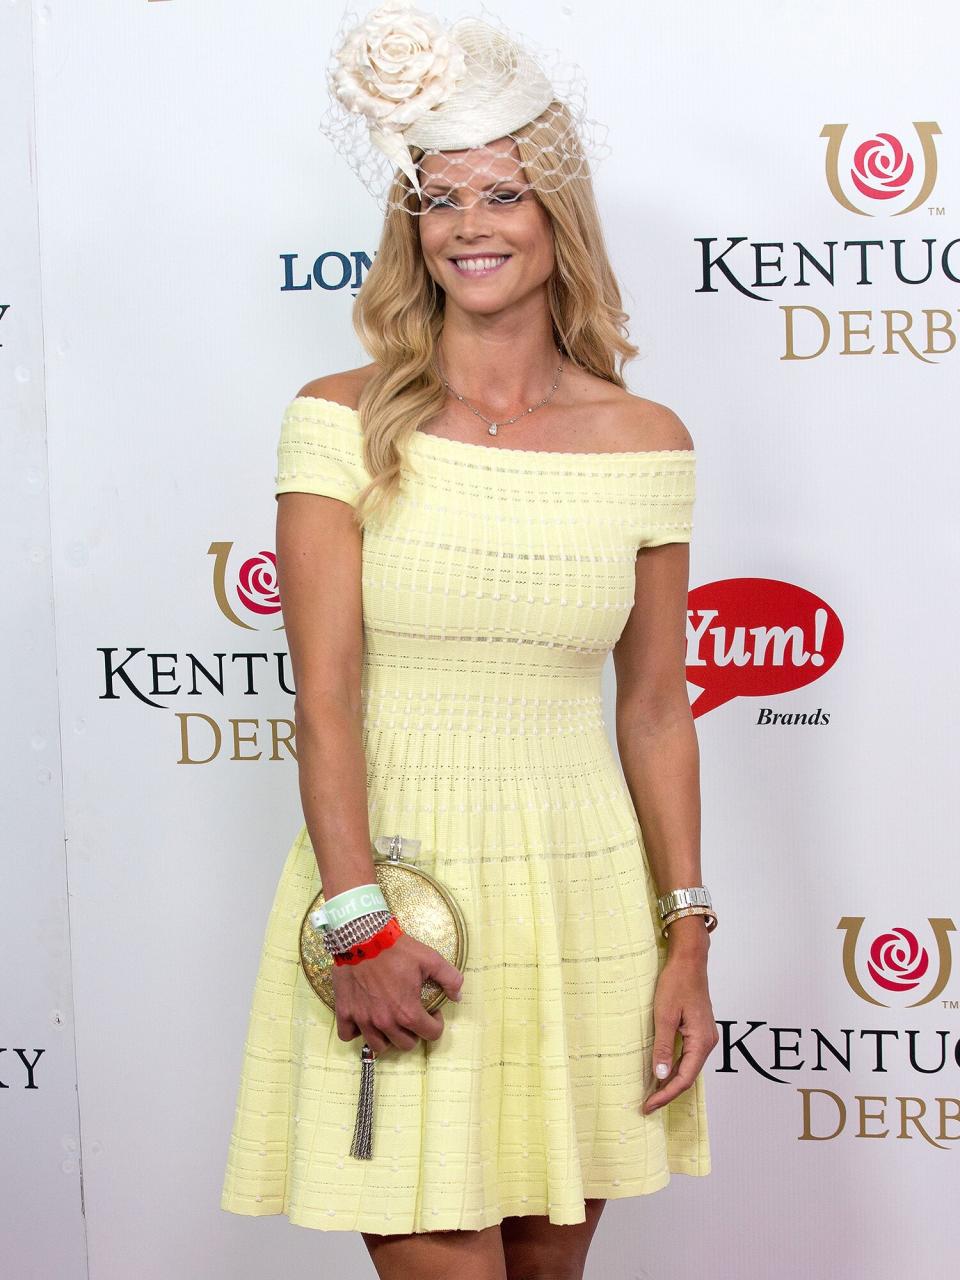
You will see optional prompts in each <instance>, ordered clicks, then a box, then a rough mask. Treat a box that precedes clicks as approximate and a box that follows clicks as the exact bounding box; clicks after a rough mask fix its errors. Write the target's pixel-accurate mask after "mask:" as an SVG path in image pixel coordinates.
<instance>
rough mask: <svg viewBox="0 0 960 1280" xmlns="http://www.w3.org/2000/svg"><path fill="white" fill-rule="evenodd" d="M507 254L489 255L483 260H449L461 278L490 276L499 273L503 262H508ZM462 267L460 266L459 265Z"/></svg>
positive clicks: (508, 255)
mask: <svg viewBox="0 0 960 1280" xmlns="http://www.w3.org/2000/svg"><path fill="white" fill-rule="evenodd" d="M510 256H511V255H510V254H509V253H502V254H490V255H489V256H488V257H484V258H460V259H457V258H450V259H449V262H450V265H451V266H452V267H453V269H454V271H456V273H457V274H458V275H461V276H491V275H493V273H494V272H495V271H499V270H500V268H501V267H502V266H503V264H504V263H505V262H509V261H510ZM461 263H463V264H464V265H463V266H461V265H460V264H461Z"/></svg>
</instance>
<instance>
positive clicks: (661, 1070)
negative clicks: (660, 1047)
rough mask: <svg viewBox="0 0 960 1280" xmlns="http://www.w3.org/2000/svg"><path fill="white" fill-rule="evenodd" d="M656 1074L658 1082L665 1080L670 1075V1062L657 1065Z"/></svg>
mask: <svg viewBox="0 0 960 1280" xmlns="http://www.w3.org/2000/svg"><path fill="white" fill-rule="evenodd" d="M656 1074H657V1079H658V1080H663V1079H665V1078H666V1077H667V1076H668V1075H669V1074H670V1064H669V1062H658V1063H657V1065H656Z"/></svg>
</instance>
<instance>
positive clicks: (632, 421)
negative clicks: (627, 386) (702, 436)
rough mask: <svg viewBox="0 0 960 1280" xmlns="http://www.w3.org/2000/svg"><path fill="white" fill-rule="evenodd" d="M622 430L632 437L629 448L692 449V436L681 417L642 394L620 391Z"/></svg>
mask: <svg viewBox="0 0 960 1280" xmlns="http://www.w3.org/2000/svg"><path fill="white" fill-rule="evenodd" d="M620 411H621V414H622V421H623V424H624V430H625V431H627V432H628V433H629V435H630V436H631V438H632V439H633V440H634V442H635V443H634V444H633V445H631V446H630V447H631V448H634V449H638V450H645V449H653V450H657V449H691V450H692V449H693V448H694V444H693V437H692V436H691V435H690V432H689V431H688V430H687V427H686V424H685V423H684V422H683V419H682V418H681V417H680V416H679V415H678V414H677V413H675V412H674V411H673V409H671V408H669V406H667V405H665V404H660V403H659V402H658V401H656V400H648V399H647V398H646V397H645V396H635V395H633V394H632V392H629V391H626V392H624V393H623V401H622V403H621V406H620Z"/></svg>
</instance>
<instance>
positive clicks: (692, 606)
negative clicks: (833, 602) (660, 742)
mask: <svg viewBox="0 0 960 1280" xmlns="http://www.w3.org/2000/svg"><path fill="white" fill-rule="evenodd" d="M842 648H843V627H842V626H841V624H840V619H839V618H838V617H837V614H836V612H835V611H834V609H833V608H831V606H830V605H829V604H828V603H827V602H826V601H825V600H822V599H821V598H820V597H819V596H818V595H815V594H814V593H813V592H812V591H807V590H806V588H804V587H798V586H795V585H794V584H793V583H790V582H780V581H778V580H777V579H774V578H726V579H723V580H722V581H719V582H710V583H706V584H704V585H703V586H701V587H696V588H695V589H694V590H693V591H691V592H690V593H689V595H688V597H687V654H686V669H687V680H688V682H689V683H690V684H693V685H697V686H698V687H699V688H700V689H701V693H700V694H699V695H698V697H697V698H696V699H695V700H694V702H693V714H694V716H695V717H696V716H702V715H703V714H704V713H705V712H707V711H712V710H713V709H714V707H719V706H722V704H723V703H725V702H730V701H731V700H732V699H734V698H772V697H774V696H776V695H777V694H781V693H789V692H792V691H793V690H794V689H802V688H804V687H805V686H806V685H808V684H812V683H813V682H814V681H816V680H819V679H820V677H821V676H823V675H826V673H827V672H828V671H829V670H830V668H831V667H832V666H833V664H834V663H835V662H836V660H837V658H838V657H839V656H840V651H841V650H842ZM756 723H757V724H758V725H781V726H790V725H800V724H814V725H824V726H825V725H827V724H829V723H830V713H829V712H827V711H824V710H823V708H822V707H817V709H816V711H815V712H811V713H807V712H805V711H804V712H775V711H773V710H771V708H770V707H769V706H765V705H762V704H761V706H760V709H759V711H758V712H757V720H756Z"/></svg>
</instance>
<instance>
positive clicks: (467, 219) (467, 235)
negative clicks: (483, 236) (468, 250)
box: [457, 196, 490, 240]
mask: <svg viewBox="0 0 960 1280" xmlns="http://www.w3.org/2000/svg"><path fill="white" fill-rule="evenodd" d="M489 218H490V210H489V208H488V207H487V203H486V201H485V200H484V198H483V197H482V196H474V197H473V199H472V200H461V202H460V205H459V208H458V210H457V235H458V236H459V237H462V238H464V239H467V240H469V239H471V238H472V236H474V235H476V234H477V233H478V232H480V233H482V232H483V230H484V229H485V228H486V226H487V225H488V222H489Z"/></svg>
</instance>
